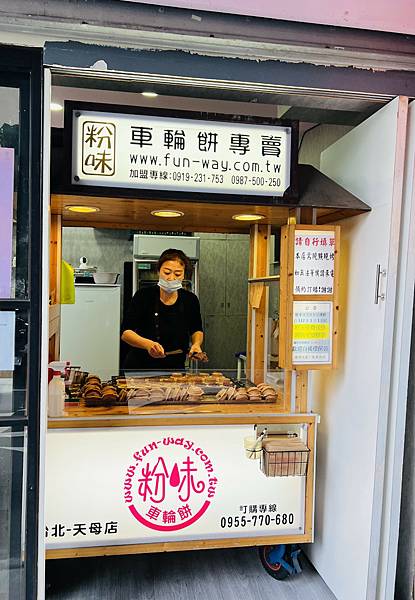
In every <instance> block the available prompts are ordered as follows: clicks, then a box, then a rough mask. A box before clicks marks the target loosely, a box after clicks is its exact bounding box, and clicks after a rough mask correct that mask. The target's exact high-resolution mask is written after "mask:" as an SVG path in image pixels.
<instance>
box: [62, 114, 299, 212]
mask: <svg viewBox="0 0 415 600" xmlns="http://www.w3.org/2000/svg"><path fill="white" fill-rule="evenodd" d="M84 106H85V105H83V104H81V105H79V104H76V106H75V105H74V104H73V103H68V106H67V107H66V122H65V128H66V131H67V135H68V136H69V138H70V142H68V144H67V145H68V147H69V146H70V147H71V148H72V155H71V157H70V161H69V163H70V164H71V172H70V181H69V184H70V185H71V186H75V188H78V190H79V188H80V187H83V186H88V187H94V188H106V189H108V188H111V189H112V190H118V195H120V194H121V193H122V194H124V195H125V191H124V190H130V191H131V190H133V191H134V192H135V193H137V191H139V190H140V191H147V192H148V191H151V192H152V195H153V196H154V193H155V192H156V193H157V195H158V197H162V196H160V194H166V195H167V196H168V195H170V196H172V197H173V196H174V197H176V198H177V197H180V196H178V194H179V195H180V194H183V193H184V194H186V193H187V194H192V196H193V198H194V197H195V194H201V195H204V196H206V194H208V195H209V197H211V195H214V196H216V197H220V198H221V200H222V202H223V201H224V200H223V199H224V198H226V197H229V196H238V199H237V200H238V202H241V201H243V198H250V199H251V201H254V200H255V198H258V197H259V198H261V199H262V201H263V202H264V199H266V198H269V199H271V198H272V199H274V202H275V201H278V199H280V198H282V197H284V198H286V197H290V198H291V199H292V198H294V197H295V196H296V186H295V168H294V165H295V163H296V158H297V151H296V137H297V136H296V127H294V126H293V124H292V123H291V122H287V124H281V122H280V121H277V120H269V119H268V120H266V121H265V120H264V119H260V120H259V122H255V123H252V122H244V121H243V118H240V119H234V120H232V121H230V120H225V118H224V117H223V116H221V119H219V116H218V115H211V116H208V118H207V119H202V118H201V117H202V115H201V113H196V114H195V113H192V112H188V113H176V112H173V111H153V112H156V113H157V114H147V113H145V112H143V113H141V112H140V114H137V110H140V111H145V109H137V108H135V109H134V112H132V110H133V109H130V110H129V109H128V107H126V108H124V107H123V108H122V112H120V110H119V107H118V110H117V108H114V109H113V111H111V108H108V106H107V107H104V108H102V106H101V107H100V108H99V110H98V109H87V108H84ZM196 117H197V118H196ZM215 118H216V119H219V120H215Z"/></svg>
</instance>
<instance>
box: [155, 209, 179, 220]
mask: <svg viewBox="0 0 415 600" xmlns="http://www.w3.org/2000/svg"><path fill="white" fill-rule="evenodd" d="M151 214H152V215H153V217H167V218H173V217H183V216H184V213H182V212H181V211H180V210H152V211H151Z"/></svg>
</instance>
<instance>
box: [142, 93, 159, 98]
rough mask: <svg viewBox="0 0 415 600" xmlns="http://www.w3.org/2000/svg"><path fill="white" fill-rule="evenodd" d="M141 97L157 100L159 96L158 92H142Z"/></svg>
mask: <svg viewBox="0 0 415 600" xmlns="http://www.w3.org/2000/svg"><path fill="white" fill-rule="evenodd" d="M141 95H142V96H144V97H145V98H157V96H158V94H156V92H141Z"/></svg>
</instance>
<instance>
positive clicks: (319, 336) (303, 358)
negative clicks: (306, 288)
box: [293, 302, 333, 364]
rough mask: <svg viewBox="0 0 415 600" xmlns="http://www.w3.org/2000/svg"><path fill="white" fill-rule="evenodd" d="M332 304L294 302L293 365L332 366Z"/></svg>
mask: <svg viewBox="0 0 415 600" xmlns="http://www.w3.org/2000/svg"><path fill="white" fill-rule="evenodd" d="M332 314H333V303H332V302H294V311H293V364H298V363H300V364H301V363H308V364H314V363H315V364H331V357H332V342H331V338H332Z"/></svg>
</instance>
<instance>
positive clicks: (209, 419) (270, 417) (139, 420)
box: [48, 413, 318, 429]
mask: <svg viewBox="0 0 415 600" xmlns="http://www.w3.org/2000/svg"><path fill="white" fill-rule="evenodd" d="M317 417H318V415H316V414H313V413H307V414H295V415H293V414H289V415H287V414H275V413H273V414H258V415H255V414H253V413H251V414H247V415H237V414H236V415H232V414H228V415H226V414H223V415H207V416H202V415H198V416H197V415H182V416H179V417H178V416H177V415H175V416H170V417H169V416H160V417H154V415H152V416H148V417H125V418H123V417H121V418H118V419H114V418H101V419H94V418H92V417H91V418H90V419H79V418H78V419H71V418H62V419H59V420H55V419H49V422H48V429H94V428H101V429H106V428H110V427H146V426H148V427H157V426H164V425H184V426H188V425H244V424H247V425H251V424H252V423H255V424H257V423H314V422H315V420H316V418H317Z"/></svg>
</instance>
